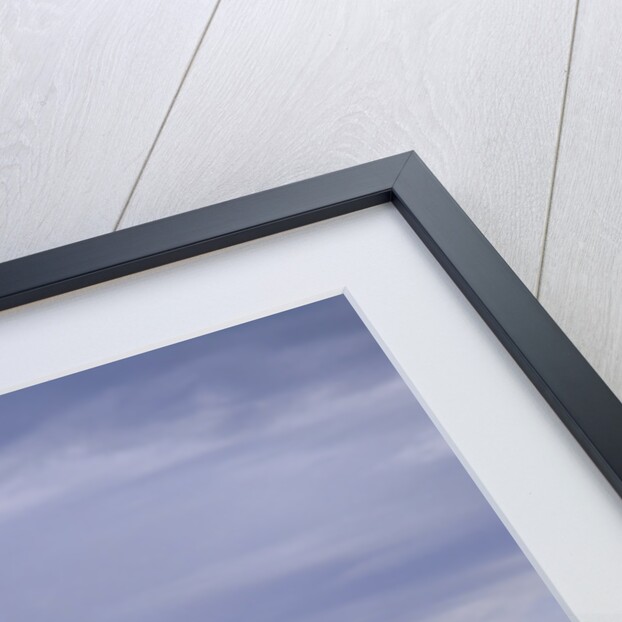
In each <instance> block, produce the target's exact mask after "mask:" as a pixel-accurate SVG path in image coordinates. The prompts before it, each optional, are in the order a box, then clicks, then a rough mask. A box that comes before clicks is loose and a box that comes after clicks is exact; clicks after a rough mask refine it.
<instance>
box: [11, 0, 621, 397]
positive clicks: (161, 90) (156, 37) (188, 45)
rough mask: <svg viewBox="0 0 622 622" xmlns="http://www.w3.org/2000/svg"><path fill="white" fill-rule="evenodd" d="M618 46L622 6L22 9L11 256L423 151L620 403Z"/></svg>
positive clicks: (191, 1) (235, 0) (243, 1)
mask: <svg viewBox="0 0 622 622" xmlns="http://www.w3.org/2000/svg"><path fill="white" fill-rule="evenodd" d="M579 2H580V4H579ZM620 41H622V3H621V2H619V0H599V1H598V2H595V1H593V0H547V2H542V1H541V0H337V1H335V0H314V1H313V2H309V1H308V0H288V2H282V1H280V0H255V1H253V2H248V1H247V0H182V1H181V2H167V1H166V0H124V1H123V2H120V1H119V0H107V1H104V2H102V1H101V0H98V1H96V0H45V1H43V0H41V1H39V0H29V1H25V0H4V2H2V3H0V261H3V260H7V259H11V258H14V257H18V256H21V255H26V254H29V253H32V252H36V251H39V250H43V249H46V248H50V247H53V246H58V245H61V244H66V243H68V242H72V241H75V240H78V239H82V238H85V237H90V236H93V235H97V234H100V233H104V232H108V231H112V230H114V229H116V228H122V227H128V226H131V225H134V224H137V223H140V222H145V221H148V220H151V219H154V218H159V217H162V216H164V215H168V214H173V213H176V212H180V211H184V210H189V209H193V208H195V207H200V206H202V205H206V204H209V203H213V202H216V201H220V200H224V199H227V198H232V197H234V196H238V195H242V194H247V193H249V192H254V191H257V190H261V189H265V188H269V187H272V186H275V185H278V184H282V183H286V182H289V181H295V180H297V179H301V178H305V177H308V176H311V175H317V174H320V173H323V172H327V171H330V170H334V169H338V168H342V167H345V166H350V165H354V164H358V163H362V162H365V161H368V160H370V159H374V158H379V157H382V156H386V155H390V154H393V153H397V152H400V151H405V150H409V149H415V150H416V151H417V152H418V153H419V154H420V155H421V156H422V157H423V159H424V160H425V161H426V162H427V163H428V165H429V166H430V167H431V168H432V170H433V171H434V172H435V173H436V175H437V176H438V177H439V179H440V180H441V181H442V182H443V183H444V184H445V186H446V187H447V188H448V189H449V191H450V192H451V193H452V194H453V195H454V197H455V198H456V199H457V200H458V202H459V203H460V205H462V207H463V208H464V209H466V211H467V212H468V213H469V214H470V215H471V217H472V218H473V219H474V220H475V222H476V223H477V224H478V225H479V227H480V228H481V229H482V230H483V231H484V232H485V233H486V235H488V236H489V238H490V239H491V241H492V242H493V243H494V244H495V245H496V247H497V248H498V250H499V251H500V252H501V254H502V255H503V256H504V257H505V258H506V259H507V261H508V262H509V263H510V264H511V265H512V267H513V268H514V269H515V270H516V272H517V273H518V274H519V276H520V277H521V278H522V279H523V280H524V282H525V283H526V284H527V285H528V286H529V287H530V288H531V289H532V291H533V292H534V293H536V294H537V295H538V296H539V298H540V299H541V301H542V302H543V304H544V305H545V307H546V308H547V309H548V310H549V311H550V313H551V314H552V315H553V316H554V318H555V319H556V320H557V321H558V322H559V323H560V325H561V326H562V328H563V329H564V330H565V331H566V332H567V333H568V334H569V335H570V336H571V338H572V339H573V340H574V341H575V342H576V344H577V345H578V346H579V348H580V349H581V350H582V351H583V353H584V354H585V355H586V356H587V358H588V359H589V360H590V361H591V362H592V364H593V365H594V366H595V367H596V369H597V370H598V371H599V372H600V373H601V374H602V376H603V377H604V378H605V380H606V381H607V382H608V383H609V384H610V386H611V387H612V388H613V390H614V391H615V392H616V393H617V395H618V396H620V397H622V199H620V198H619V196H620V194H621V193H622V124H621V123H620V117H619V110H620V109H621V106H622V44H621V43H620Z"/></svg>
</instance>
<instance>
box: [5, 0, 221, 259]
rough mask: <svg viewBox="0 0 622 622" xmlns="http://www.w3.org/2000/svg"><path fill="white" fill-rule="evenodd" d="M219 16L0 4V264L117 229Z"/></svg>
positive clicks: (104, 6)
mask: <svg viewBox="0 0 622 622" xmlns="http://www.w3.org/2000/svg"><path fill="white" fill-rule="evenodd" d="M213 6H214V0H184V2H183V3H174V2H167V1H166V0H124V1H123V2H117V1H115V0H104V1H102V0H47V1H36V0H4V1H3V2H1V3H0V112H1V114H0V261H3V260H7V259H10V258H14V257H17V256H20V255H26V254H29V253H32V252H35V251H39V250H43V249H46V248H50V247H52V246H57V245H61V244H65V243H68V242H72V241H75V240H78V239H81V238H85V237H90V236H93V235H95V234H98V233H104V232H107V231H110V230H112V229H113V227H114V225H115V222H116V219H117V218H118V217H119V215H120V213H121V210H122V209H123V206H124V204H125V202H126V200H127V198H128V196H129V194H130V190H131V188H132V186H133V183H134V181H135V179H136V177H137V175H138V173H139V170H140V168H141V166H142V165H143V162H144V160H145V158H146V156H147V153H148V150H149V148H150V147H151V145H152V143H153V140H154V138H155V136H156V133H157V131H158V128H159V126H160V124H161V122H162V120H163V118H164V115H165V113H166V111H167V109H168V106H169V105H170V102H171V100H172V98H173V96H174V94H175V92H176V90H177V87H178V85H179V83H180V80H181V79H182V76H183V74H184V71H185V70H186V67H187V65H188V62H189V60H190V58H191V57H192V54H193V52H194V50H195V48H196V46H197V44H198V42H199V40H200V37H201V35H202V32H203V29H204V28H205V25H206V23H207V20H208V19H209V17H210V14H211V10H212V8H213Z"/></svg>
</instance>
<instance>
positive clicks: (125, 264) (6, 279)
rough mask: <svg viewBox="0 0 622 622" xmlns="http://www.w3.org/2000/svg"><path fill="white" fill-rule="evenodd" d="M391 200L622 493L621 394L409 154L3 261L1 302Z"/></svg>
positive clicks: (17, 301)
mask: <svg viewBox="0 0 622 622" xmlns="http://www.w3.org/2000/svg"><path fill="white" fill-rule="evenodd" d="M389 201H392V202H393V204H394V205H395V207H396V208H397V209H398V211H399V212H400V213H401V214H402V216H403V217H404V219H405V220H406V221H407V222H408V224H409V225H410V226H411V228H412V229H413V230H414V231H415V233H416V234H417V235H418V236H419V237H420V238H421V240H422V241H423V242H424V244H425V245H426V247H427V248H428V249H429V251H430V252H431V253H432V255H433V256H434V257H435V258H436V259H437V261H438V262H439V263H440V264H441V266H442V267H443V268H444V270H445V271H446V272H447V273H448V275H449V276H450V278H451V279H452V280H453V281H454V282H455V283H456V285H457V286H458V288H459V289H460V290H461V291H462V293H463V294H464V295H465V297H466V298H467V299H468V300H469V302H470V303H471V304H472V306H473V307H474V308H475V310H476V311H477V312H478V314H479V315H480V316H481V317H482V318H483V320H484V321H485V322H486V324H487V325H488V326H489V328H490V329H491V330H492V331H493V333H494V334H495V335H496V336H497V338H498V339H499V340H500V341H501V343H502V344H503V346H504V347H505V348H506V349H507V351H508V352H509V353H510V355H511V356H512V357H513V358H514V360H515V361H516V362H517V364H518V365H519V367H520V368H521V369H522V370H523V371H524V372H525V374H526V375H527V377H528V378H529V379H530V381H531V382H532V383H533V384H534V386H535V387H536V388H537V389H538V391H539V392H540V393H541V394H542V396H543V397H544V399H545V400H546V401H547V402H548V404H549V405H550V406H551V408H552V409H553V410H554V412H555V413H556V414H557V415H558V416H559V418H560V419H561V420H562V422H563V423H564V424H565V425H566V427H567V428H568V429H569V430H570V432H571V433H572V434H573V436H574V437H575V438H576V440H577V441H578V442H579V444H580V445H581V446H582V447H583V449H584V450H585V451H586V452H587V454H588V455H589V456H590V457H591V459H592V460H593V462H594V463H595V464H596V466H597V467H598V468H599V469H600V471H601V472H602V473H603V475H604V476H605V478H606V479H607V480H608V481H609V483H610V484H611V485H612V486H613V488H614V490H616V492H617V493H618V494H619V495H620V496H621V497H622V403H621V402H620V401H619V400H618V399H617V397H616V396H615V395H614V394H613V392H612V391H611V390H610V389H609V387H607V385H606V384H605V383H604V382H603V380H602V379H601V378H600V377H599V376H598V374H597V373H596V372H595V371H594V369H593V368H592V367H591V366H590V364H589V363H588V362H587V361H586V359H585V358H584V357H583V356H582V355H581V353H580V352H579V351H578V350H577V349H576V348H575V346H574V345H573V344H572V342H571V341H570V340H569V339H568V337H566V335H565V334H564V333H563V331H562V330H561V329H560V328H559V326H557V324H555V322H554V321H553V320H552V318H551V317H550V316H549V315H548V313H547V312H546V311H545V310H544V308H543V307H542V306H541V305H540V303H539V302H538V301H537V299H536V298H535V297H534V296H533V295H532V294H531V292H530V291H529V290H528V289H527V288H526V287H525V286H524V284H523V283H522V282H521V281H520V279H519V278H518V276H516V274H515V273H514V272H513V271H512V270H511V268H510V267H509V266H508V265H507V263H506V262H505V261H504V260H503V259H502V257H501V256H500V255H499V254H498V253H497V252H496V250H495V249H494V248H493V246H492V245H491V244H490V243H489V242H488V240H487V239H486V238H485V236H484V235H483V234H482V233H481V232H480V231H479V229H477V227H476V226H475V225H474V224H473V222H472V221H471V220H470V219H469V217H468V216H467V215H466V214H465V212H464V211H463V210H462V209H461V208H460V207H459V205H458V204H457V203H456V202H455V201H454V200H453V198H452V197H451V196H450V195H449V193H448V192H447V191H446V190H445V188H444V187H443V186H442V185H441V183H440V182H439V181H438V180H437V179H436V177H435V176H434V175H433V174H432V172H431V171H430V170H429V169H428V168H427V167H426V166H425V164H424V163H423V162H422V161H421V160H420V159H419V158H418V156H417V155H416V154H415V153H414V152H412V151H411V152H407V153H403V154H399V155H395V156H390V157H388V158H383V159H381V160H376V161H373V162H369V163H366V164H362V165H358V166H354V167H352V168H348V169H344V170H341V171H337V172H334V173H328V174H326V175H321V176H319V177H314V178H310V179H306V180H304V181H300V182H296V183H293V184H288V185H286V186H280V187H278V188H274V189H271V190H266V191H264V192H259V193H256V194H252V195H247V196H244V197H241V198H238V199H233V200H230V201H225V202H224V203H218V204H216V205H212V206H208V207H204V208H200V209H197V210H193V211H190V212H185V213H183V214H179V215H176V216H171V217H169V218H163V219H161V220H157V221H153V222H150V223H146V224H144V225H139V226H136V227H131V228H128V229H124V230H121V231H117V232H114V233H109V234H106V235H102V236H98V237H96V238H91V239H89V240H83V241H81V242H76V243H74V244H68V245H66V246H62V247H59V248H55V249H52V250H49V251H44V252H41V253H36V254H34V255H29V256H27V257H22V258H19V259H14V260H12V261H8V262H5V263H2V264H0V311H2V310H6V309H10V308H13V307H17V306H20V305H23V304H26V303H30V302H35V301H37V300H42V299H44V298H48V297H50V296H55V295H58V294H63V293H67V292H70V291H74V290H77V289H80V288H82V287H87V286H89V285H94V284H97V283H102V282H104V281H108V280H111V279H115V278H118V277H121V276H127V275H129V274H133V273H136V272H140V271H142V270H146V269H149V268H154V267H158V266H162V265H165V264H167V263H171V262H175V261H178V260H181V259H186V258H189V257H193V256H196V255H199V254H202V253H207V252H210V251H213V250H218V249H221V248H225V247H228V246H233V245H235V244H240V243H242V242H247V241H250V240H254V239H257V238H260V237H263V236H267V235H271V234H273V233H278V232H282V231H286V230H288V229H293V228H295V227H299V226H302V225H306V224H310V223H313V222H318V221H320V220H324V219H328V218H332V217H334V216H339V215H342V214H347V213H350V212H354V211H356V210H359V209H364V208H366V207H371V206H373V205H378V204H381V203H386V202H389Z"/></svg>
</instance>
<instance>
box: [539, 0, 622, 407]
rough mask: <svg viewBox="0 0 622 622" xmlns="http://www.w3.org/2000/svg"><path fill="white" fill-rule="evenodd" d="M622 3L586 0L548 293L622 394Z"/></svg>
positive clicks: (547, 266)
mask: <svg viewBox="0 0 622 622" xmlns="http://www.w3.org/2000/svg"><path fill="white" fill-rule="evenodd" d="M621 40H622V4H621V3H620V2H618V1H617V0H600V1H599V2H585V1H584V2H581V4H580V6H579V14H578V20H577V32H576V36H575V45H574V51H573V57H572V64H571V69H570V80H569V84H568V96H567V103H566V113H565V122H564V127H563V131H562V137H561V143H560V154H559V161H558V166H557V175H556V182H555V189H554V193H553V202H552V205H551V220H550V225H549V235H548V239H547V244H546V252H545V256H544V266H543V267H544V269H543V273H542V286H541V296H540V298H541V301H542V303H543V304H544V306H545V307H546V308H547V310H548V311H549V312H550V313H551V315H553V317H554V318H555V320H556V321H557V322H558V324H559V325H560V326H561V327H562V329H563V330H564V331H565V332H566V333H567V334H568V336H569V337H570V338H571V339H572V340H573V341H574V342H575V344H576V345H577V347H578V348H579V349H580V350H581V351H582V352H583V354H584V355H585V356H586V358H587V359H588V360H589V361H590V362H591V363H592V365H593V366H594V367H595V368H596V370H597V371H598V372H599V373H600V375H601V376H602V377H603V379H604V380H605V382H607V383H608V384H609V386H610V387H611V388H612V389H613V391H614V392H615V393H616V394H617V395H618V397H620V398H621V399H622V124H621V122H620V111H621V110H622V45H621V44H620V42H621Z"/></svg>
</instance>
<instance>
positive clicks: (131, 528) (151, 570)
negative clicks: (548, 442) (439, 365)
mask: <svg viewBox="0 0 622 622" xmlns="http://www.w3.org/2000/svg"><path fill="white" fill-rule="evenodd" d="M0 413H1V414H0V551H3V558H4V559H11V564H0V602H2V608H3V613H4V614H5V615H6V616H7V619H10V620H20V621H22V620H23V621H24V622H34V621H35V620H39V619H62V620H63V622H74V621H75V622H78V621H80V622H82V620H85V619H88V620H89V621H91V622H98V621H101V622H104V621H105V622H143V621H147V620H148V621H149V622H158V621H161V622H166V621H168V620H177V619H184V620H185V622H194V621H195V620H196V621H197V622H198V621H199V620H200V621H201V622H203V621H204V620H205V619H209V620H214V621H217V622H229V621H234V620H235V621H238V620H240V619H249V618H250V619H252V620H253V622H264V621H265V622H290V621H291V620H298V621H300V622H333V621H334V622H337V621H339V622H349V621H350V620H352V621H356V622H377V621H380V620H382V621H383V622H384V620H387V619H391V620H392V621H394V622H400V621H401V620H404V621H406V620H412V619H417V620H418V621H420V622H453V621H454V620H456V621H457V620H462V619H477V620H478V621H479V622H492V621H493V620H494V621H495V622H496V621H498V620H504V622H515V621H516V622H517V621H518V620H524V619H529V620H530V621H535V622H538V621H539V620H542V621H544V620H546V621H547V622H551V621H554V620H563V619H565V617H564V615H563V613H562V612H561V609H560V608H559V607H558V605H557V604H556V603H555V601H554V600H553V598H552V597H551V596H550V594H548V592H547V590H546V588H545V587H544V585H543V584H542V582H541V580H540V579H539V577H538V576H537V575H536V573H535V572H534V571H533V569H532V568H531V566H530V565H529V563H528V562H527V560H526V559H525V558H524V556H523V555H522V553H521V552H520V550H519V549H518V547H517V546H516V544H515V543H514V542H513V541H512V539H511V537H510V536H509V534H508V533H507V531H506V530H505V529H504V527H503V526H502V525H501V523H500V522H499V520H498V519H497V517H496V516H495V515H494V513H493V512H492V510H491V509H490V507H489V506H488V504H487V503H486V501H485V500H484V499H483V497H482V496H481V495H480V493H479V492H478V491H477V489H476V487H475V486H474V484H473V482H472V481H471V480H470V479H469V477H468V476H467V474H466V473H465V472H464V470H463V469H462V467H461V466H460V464H459V463H458V461H457V460H456V458H455V457H454V456H453V454H452V453H451V451H450V450H449V448H448V447H447V445H446V444H445V443H444V441H443V439H442V438H441V436H440V435H439V433H438V432H437V431H436V429H435V428H434V426H433V425H432V424H431V422H430V421H429V420H428V418H427V417H426V416H425V414H424V413H423V411H422V410H421V408H420V406H419V405H418V404H417V402H416V401H415V399H414V398H413V396H412V395H411V394H410V392H409V391H408V389H407V388H406V387H405V385H404V383H403V382H402V381H401V379H400V378H399V377H398V375H397V374H396V372H395V370H393V368H392V367H391V365H390V363H389V362H388V361H387V359H386V358H385V357H384V355H383V354H382V352H381V351H380V349H379V347H378V346H377V344H376V343H375V342H374V340H373V339H372V337H371V336H370V335H369V333H368V332H367V331H366V330H365V328H364V327H363V325H362V323H361V322H360V320H359V319H358V318H357V317H356V316H355V314H354V312H353V310H352V309H351V308H350V306H349V305H348V304H347V302H346V301H345V299H344V298H342V297H340V298H336V299H331V300H328V301H324V302H322V303H317V304H315V305H310V306H308V307H303V308H301V309H297V310H294V311H291V312H288V313H285V314H281V315H278V316H273V317H271V318H266V319H263V320H260V321H257V322H252V323H249V324H246V325H242V326H238V327H234V328H232V329H229V330H226V331H223V332H221V333H216V334H213V335H208V336H206V337H202V338H199V339H195V340H191V341H188V342H184V343H182V344H176V345H174V346H171V347H169V348H163V349H161V350H157V351H154V352H151V353H147V354H145V355H141V356H139V357H134V358H132V359H127V360H125V361H120V362H118V363H115V364H112V365H107V366H105V367H101V368H97V369H94V370H89V371H87V372H84V373H82V374H76V375H74V376H70V377H67V378H63V379H60V380H58V381H54V382H51V383H47V384H45V385H40V386H38V387H34V388H31V389H26V390H24V391H20V392H17V393H14V394H10V395H7V396H2V397H0Z"/></svg>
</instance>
